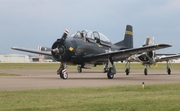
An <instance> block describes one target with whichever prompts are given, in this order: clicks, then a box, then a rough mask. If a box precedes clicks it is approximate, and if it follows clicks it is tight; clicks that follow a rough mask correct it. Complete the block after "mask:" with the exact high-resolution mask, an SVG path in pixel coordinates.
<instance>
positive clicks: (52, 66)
mask: <svg viewBox="0 0 180 111" xmlns="http://www.w3.org/2000/svg"><path fill="white" fill-rule="evenodd" d="M115 66H116V68H117V70H118V69H120V70H122V69H125V63H116V64H115ZM171 66H172V68H173V69H180V63H173V64H171ZM67 67H68V69H77V66H71V65H67ZM0 68H9V69H12V68H18V69H58V68H59V63H0ZM102 68H103V66H102V65H101V66H97V67H92V69H94V70H102ZM143 68H144V66H143V65H141V64H140V63H131V69H143ZM149 69H166V63H159V64H158V66H157V67H155V66H151V67H150V68H149Z"/></svg>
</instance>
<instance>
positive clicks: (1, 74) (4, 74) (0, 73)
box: [0, 72, 20, 76]
mask: <svg viewBox="0 0 180 111" xmlns="http://www.w3.org/2000/svg"><path fill="white" fill-rule="evenodd" d="M0 76H20V74H7V73H2V72H0Z"/></svg>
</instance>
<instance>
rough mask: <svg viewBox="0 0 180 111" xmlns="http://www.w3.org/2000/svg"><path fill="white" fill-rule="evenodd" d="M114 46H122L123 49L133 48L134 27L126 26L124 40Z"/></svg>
mask: <svg viewBox="0 0 180 111" xmlns="http://www.w3.org/2000/svg"><path fill="white" fill-rule="evenodd" d="M114 45H117V46H120V47H121V49H127V48H133V27H132V26H131V25H127V26H126V31H125V36H124V40H122V41H120V42H117V43H115V44H114Z"/></svg>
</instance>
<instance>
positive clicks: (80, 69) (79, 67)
mask: <svg viewBox="0 0 180 111" xmlns="http://www.w3.org/2000/svg"><path fill="white" fill-rule="evenodd" d="M77 70H78V72H79V73H81V72H82V67H81V65H78V66H77Z"/></svg>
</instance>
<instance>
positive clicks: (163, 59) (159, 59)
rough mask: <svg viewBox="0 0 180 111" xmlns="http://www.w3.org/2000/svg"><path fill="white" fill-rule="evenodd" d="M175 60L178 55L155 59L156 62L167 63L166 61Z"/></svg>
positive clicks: (179, 55)
mask: <svg viewBox="0 0 180 111" xmlns="http://www.w3.org/2000/svg"><path fill="white" fill-rule="evenodd" d="M177 58H180V54H176V55H170V56H159V57H157V58H156V62H162V61H168V60H171V59H177Z"/></svg>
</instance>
